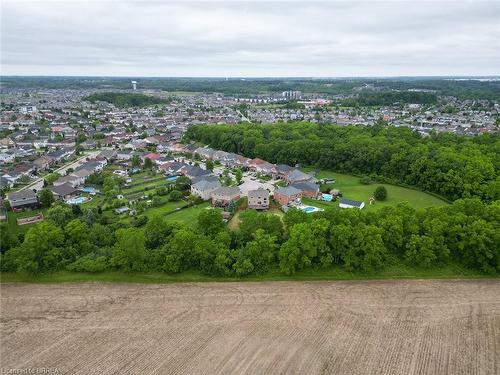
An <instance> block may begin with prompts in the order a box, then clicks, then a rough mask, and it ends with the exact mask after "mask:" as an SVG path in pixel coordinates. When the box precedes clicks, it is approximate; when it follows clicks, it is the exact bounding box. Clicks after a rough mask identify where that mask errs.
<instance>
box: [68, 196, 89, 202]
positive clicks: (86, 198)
mask: <svg viewBox="0 0 500 375" xmlns="http://www.w3.org/2000/svg"><path fill="white" fill-rule="evenodd" d="M90 199H91V198H88V197H82V196H80V197H74V198H71V199H68V200H67V201H66V202H67V203H68V204H82V203H85V202H88V201H90Z"/></svg>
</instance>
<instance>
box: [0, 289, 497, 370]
mask: <svg viewBox="0 0 500 375" xmlns="http://www.w3.org/2000/svg"><path fill="white" fill-rule="evenodd" d="M1 286H2V295H1V302H2V303H1V306H2V309H1V318H2V319H1V332H2V335H1V342H0V344H1V345H0V355H1V358H2V364H1V367H2V369H17V368H52V369H57V373H60V374H69V373H71V374H101V373H109V374H123V373H132V374H139V373H140V374H165V373H176V374H207V373H210V374H223V373H224V374H236V373H237V374H255V373H259V374H305V373H307V374H323V373H332V374H437V373H438V374H454V375H455V374H458V375H459V374H495V373H497V371H498V368H499V366H500V363H499V361H500V358H499V352H498V350H499V349H498V340H499V337H500V300H499V299H498V295H500V281H499V280H462V281H454V280H447V281H436V280H411V281H402V280H398V281H395V280H392V281H337V282H260V283H255V282H247V283H236V282H235V283H184V284H163V285H160V284H107V283H62V284H23V283H13V284H2V285H1Z"/></svg>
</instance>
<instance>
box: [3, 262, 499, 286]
mask: <svg viewBox="0 0 500 375" xmlns="http://www.w3.org/2000/svg"><path fill="white" fill-rule="evenodd" d="M471 278H491V279H493V278H498V276H491V275H484V274H481V273H479V272H476V271H472V270H468V269H464V268H462V267H460V266H457V265H449V266H446V267H443V268H430V269H419V268H413V267H408V266H404V265H396V266H392V267H387V268H386V269H384V270H382V271H378V272H369V273H363V272H349V271H346V270H345V269H343V268H342V267H340V266H335V267H329V268H320V269H314V268H308V269H305V270H302V271H299V272H297V273H296V274H294V275H291V276H288V275H285V274H283V273H281V272H280V271H279V270H278V269H274V270H271V271H269V272H267V273H265V274H261V275H251V276H247V277H243V278H237V277H210V276H206V275H203V274H202V273H200V272H199V271H186V272H182V273H179V274H166V273H161V272H144V273H124V272H118V271H107V272H101V273H95V274H92V273H77V272H74V273H73V272H67V271H61V272H56V273H52V274H44V275H39V276H27V275H24V274H17V273H11V272H8V273H5V272H3V273H0V282H2V283H6V282H36V283H53V282H77V281H104V282H127V283H172V282H202V281H225V282H231V281H286V280H301V281H314V280H380V279H471Z"/></svg>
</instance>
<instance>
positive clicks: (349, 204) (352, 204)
mask: <svg viewBox="0 0 500 375" xmlns="http://www.w3.org/2000/svg"><path fill="white" fill-rule="evenodd" d="M339 207H340V208H358V209H360V210H361V209H362V208H363V207H365V202H360V201H355V200H352V199H345V198H342V199H340V201H339Z"/></svg>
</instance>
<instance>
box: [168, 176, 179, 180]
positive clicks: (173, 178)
mask: <svg viewBox="0 0 500 375" xmlns="http://www.w3.org/2000/svg"><path fill="white" fill-rule="evenodd" d="M178 178H179V176H170V177H167V181H175V180H177V179H178Z"/></svg>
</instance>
